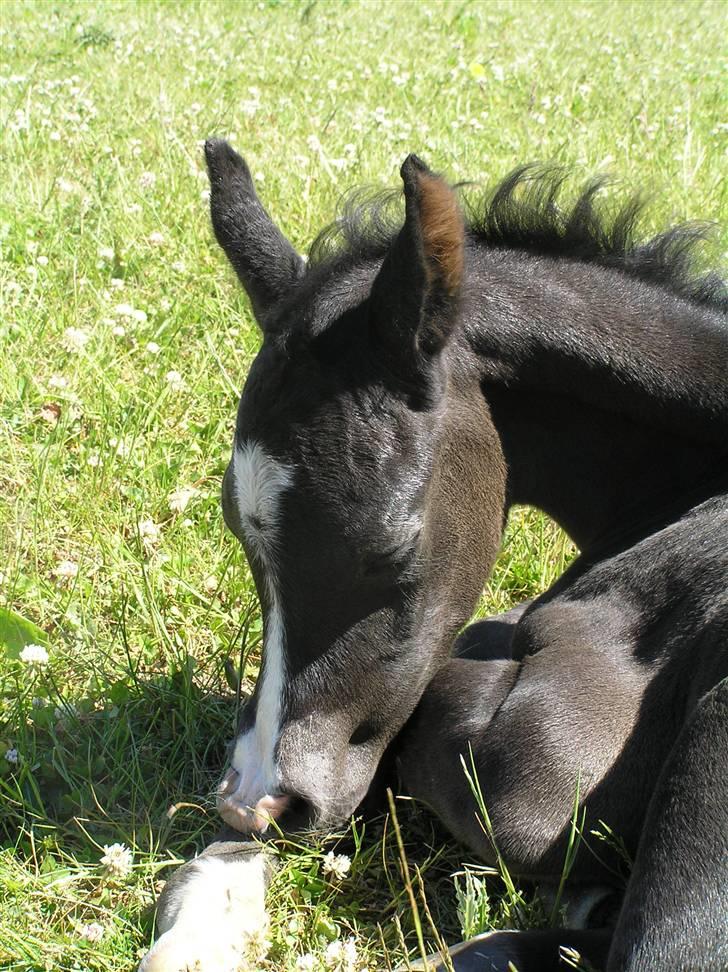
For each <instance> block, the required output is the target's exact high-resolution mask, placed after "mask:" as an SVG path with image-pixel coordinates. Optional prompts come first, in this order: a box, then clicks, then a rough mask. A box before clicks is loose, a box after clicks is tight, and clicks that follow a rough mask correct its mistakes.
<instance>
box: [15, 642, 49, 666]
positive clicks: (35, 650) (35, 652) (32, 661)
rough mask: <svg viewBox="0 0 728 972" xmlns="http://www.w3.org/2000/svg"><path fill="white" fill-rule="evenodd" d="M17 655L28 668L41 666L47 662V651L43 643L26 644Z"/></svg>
mask: <svg viewBox="0 0 728 972" xmlns="http://www.w3.org/2000/svg"><path fill="white" fill-rule="evenodd" d="M19 657H20V660H21V662H25V664H26V665H28V666H29V667H30V668H43V666H44V665H47V664H48V652H47V651H46V649H45V648H44V647H43V645H26V646H25V648H23V650H22V651H21V652H20V656H19Z"/></svg>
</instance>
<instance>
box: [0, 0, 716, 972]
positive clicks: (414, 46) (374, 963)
mask: <svg viewBox="0 0 728 972" xmlns="http://www.w3.org/2000/svg"><path fill="white" fill-rule="evenodd" d="M727 28H728V18H726V8H725V7H722V6H721V5H720V4H718V3H701V2H697V0H696V2H692V3H690V4H679V3H660V4H657V3H654V4H651V3H650V4H648V3H643V4H637V3H611V4H607V3H581V2H580V3H538V4H534V3H526V2H524V3H516V2H500V0H494V2H491V3H476V2H456V3H435V2H417V3H405V2H398V3H380V2H371V3H370V2H362V3H353V2H352V3H346V2H323V0H319V2H316V0H311V2H288V3H284V2H273V0H269V2H265V3H253V2H246V3H239V4H236V3H232V2H227V3H213V2H205V3H199V2H189V3H182V2H178V3H160V2H147V3H96V4H93V5H91V4H86V3H80V2H77V3H74V2H68V3H56V4H52V3H40V2H36V3H27V4H17V3H7V4H6V5H4V7H3V15H2V20H1V21H0V40H1V41H2V65H1V66H0V97H1V104H0V117H1V118H2V122H3V128H4V135H3V142H2V148H3V180H2V189H1V192H2V214H1V216H0V227H1V237H2V263H1V264H0V277H1V279H2V285H3V313H2V320H1V321H0V344H1V346H2V349H3V350H2V354H1V355H0V439H1V440H2V447H1V449H0V538H1V543H0V551H1V557H2V559H1V562H0V611H2V612H3V613H0V641H4V642H5V644H4V645H2V644H0V840H1V841H2V849H0V888H2V891H0V966H2V968H7V969H12V970H42V969H53V970H59V972H61V970H72V969H79V970H108V972H122V970H131V969H133V968H134V965H135V962H136V961H137V959H138V956H139V954H140V952H141V951H143V950H144V948H145V947H146V946H147V944H148V942H149V941H150V937H151V935H152V930H153V924H152V911H151V908H150V905H151V902H152V901H153V898H154V895H155V888H156V887H157V886H158V882H160V881H162V880H164V877H165V874H166V873H168V868H169V867H170V866H171V865H173V863H174V862H175V861H177V860H179V859H180V858H183V857H188V856H189V855H191V854H192V853H193V852H194V851H195V850H196V849H199V848H200V847H201V846H202V844H203V843H204V841H205V839H206V838H207V837H208V836H209V835H211V834H212V833H213V832H214V830H215V827H216V820H215V812H214V809H213V805H212V800H211V797H210V794H211V791H212V788H213V787H214V784H215V782H216V781H217V779H218V777H219V774H220V771H221V769H222V766H223V763H224V759H225V744H226V741H227V740H229V738H230V736H231V734H232V732H233V728H234V724H235V710H236V705H235V693H234V691H233V690H232V689H231V687H230V686H231V685H235V673H236V672H237V671H242V672H243V678H244V682H245V683H246V684H249V683H250V682H251V681H252V680H253V679H254V677H255V673H256V669H257V662H258V657H259V642H260V628H261V624H260V615H259V609H258V605H257V601H256V598H255V592H254V589H253V586H252V583H251V578H250V574H249V572H248V569H247V566H246V564H245V560H244V558H243V556H242V554H241V551H240V550H239V549H238V546H237V544H236V543H235V541H234V540H233V539H232V538H231V537H230V536H229V535H228V534H227V533H226V532H225V530H224V527H223V522H222V517H221V513H220V506H219V500H218V494H219V488H220V477H221V474H222V471H223V469H224V466H225V463H226V460H227V456H228V450H229V446H230V442H231V434H232V429H233V422H234V417H235V408H236V401H237V397H238V394H239V390H240V387H241V384H242V382H243V379H244V376H245V373H246V370H247V368H248V366H249V364H250V361H251V359H252V357H253V356H254V354H255V352H256V348H257V346H258V343H259V335H258V333H257V331H256V328H255V326H254V323H253V320H252V317H251V314H250V309H249V306H248V304H247V301H246V299H245V298H244V296H243V295H242V294H241V292H240V291H239V289H238V287H237V285H236V282H235V281H234V279H233V276H232V273H231V272H230V270H229V269H228V267H227V265H226V263H225V261H224V258H223V256H222V254H221V253H220V251H219V250H218V248H217V246H216V245H215V243H214V241H213V238H212V233H211V230H210V226H209V220H208V215H207V211H206V205H207V183H206V178H205V173H204V167H203V160H202V154H201V144H202V140H203V139H204V138H206V137H207V136H210V135H218V136H225V137H228V138H229V139H230V140H231V141H232V143H233V144H234V145H235V146H236V147H237V148H238V149H239V150H240V151H242V152H243V153H244V154H245V155H246V157H247V158H248V160H249V162H250V164H251V169H252V171H253V174H254V177H255V179H256V182H257V184H258V187H259V190H260V193H261V195H262V196H263V197H264V199H265V201H266V203H267V205H268V206H269V208H270V210H271V211H272V213H273V214H274V215H275V217H276V218H277V219H278V220H279V221H280V223H281V225H282V226H283V228H284V229H285V231H286V232H287V234H288V235H289V236H290V238H291V239H292V241H293V242H294V244H295V245H296V246H298V247H299V248H301V249H302V250H303V249H305V248H306V247H307V246H308V244H309V243H310V241H311V239H312V238H313V236H314V235H315V234H316V232H317V231H318V230H319V229H320V228H321V226H322V225H323V224H324V223H326V222H328V221H329V220H330V218H331V217H332V215H333V212H334V208H335V204H336V201H337V199H338V198H339V197H340V196H341V194H342V193H343V192H344V191H345V190H346V189H347V188H349V187H352V186H355V185H360V184H376V185H379V186H382V185H396V184H397V175H396V173H397V169H398V167H399V165H400V164H401V162H402V160H403V159H404V157H405V156H406V155H407V154H408V153H409V152H411V151H415V152H417V153H418V154H419V155H421V156H422V157H423V158H424V159H425V160H426V161H427V162H428V164H430V166H431V167H433V168H435V169H438V170H441V171H443V172H445V173H446V174H447V175H448V176H449V177H450V178H452V179H453V180H465V179H467V180H473V181H476V182H484V183H487V182H488V181H489V180H492V179H494V178H498V177H499V176H501V175H503V174H505V172H507V171H508V170H509V169H510V168H512V167H513V166H514V165H515V164H517V163H521V162H524V161H529V160H533V159H542V160H555V161H558V162H561V163H564V164H566V165H568V166H570V167H572V168H573V177H572V178H570V180H569V183H568V184H569V186H573V187H576V186H577V185H578V182H579V180H581V179H583V178H585V177H586V176H588V175H589V174H593V173H594V172H598V171H603V170H609V171H610V172H612V173H613V174H614V175H615V176H617V177H618V178H619V179H620V180H621V183H622V185H623V186H626V187H629V188H636V187H641V188H643V189H645V190H647V191H648V192H649V193H650V194H651V195H652V196H653V200H654V204H653V206H652V208H651V210H650V216H649V217H648V219H647V222H646V223H645V232H646V233H648V232H650V231H652V230H656V229H659V228H664V227H665V226H666V225H668V224H669V223H671V222H675V221H681V220H684V219H692V218H708V219H717V218H720V217H721V216H724V215H725V196H721V192H723V193H725V180H724V175H725V156H726V135H727V134H728V126H727V125H726V123H725V117H724V116H721V110H722V111H724V109H725V101H724V100H723V94H724V91H723V89H722V87H721V85H722V84H724V81H725V74H724V73H723V68H724V65H723V64H722V63H721V62H722V57H721V54H722V48H721V41H720V37H721V36H723V37H724V36H726V29H727ZM723 53H724V52H723ZM471 191H472V190H471ZM618 191H621V190H618V189H615V190H613V192H614V193H617V192H618ZM722 248H723V251H725V248H726V241H725V239H723V241H722ZM720 253H721V241H720V239H718V242H717V244H714V245H713V249H712V250H710V248H709V249H708V250H707V251H706V258H708V259H711V260H712V261H713V262H715V261H716V260H718V259H719V258H720ZM572 555H573V550H572V548H571V547H570V545H569V544H568V541H566V539H565V538H564V537H563V536H562V535H561V534H560V533H559V532H558V530H557V529H556V528H555V527H554V526H553V525H552V524H551V523H550V522H548V521H547V520H546V519H545V518H543V517H542V516H540V515H538V514H535V513H533V512H530V511H523V510H518V511H516V512H515V513H514V514H513V516H512V518H511V522H510V525H509V530H508V534H507V539H506V544H505V548H504V551H503V554H502V556H501V559H500V561H499V563H498V566H497V569H496V572H495V575H494V577H493V579H492V580H491V582H490V583H489V585H488V586H487V588H486V589H485V591H484V594H483V598H482V603H481V606H480V613H490V612H494V611H500V610H502V609H504V608H507V607H510V606H511V605H512V604H514V603H516V602H518V601H519V600H521V599H523V598H524V597H527V596H531V595H533V594H535V593H537V592H539V591H540V590H542V589H543V588H544V587H545V586H547V585H548V584H549V583H550V582H551V580H552V579H553V578H554V577H555V576H556V575H558V573H559V572H560V571H561V570H562V569H563V566H564V564H565V563H566V562H567V561H568V559H569V557H571V556H572ZM8 611H12V612H13V614H12V615H11V614H8V613H7V612H8ZM24 622H27V623H24ZM28 643H32V644H37V645H40V646H41V649H44V650H40V651H39V650H37V649H35V650H30V651H28V649H27V645H28ZM24 646H25V652H24V654H22V656H21V652H22V650H23V648H24ZM46 653H47V661H46V659H45V655H46ZM23 659H25V660H23ZM398 816H399V818H400V822H401V824H402V828H401V829H402V835H403V839H404V845H405V846H404V850H405V853H406V856H407V858H408V860H409V868H410V873H411V875H412V880H413V882H414V888H413V890H414V896H415V900H416V901H417V902H418V905H419V914H420V921H421V924H422V934H423V938H424V940H425V943H432V942H433V941H434V939H435V931H434V928H437V929H439V931H440V932H441V934H442V935H443V936H444V938H445V939H447V940H448V941H454V940H456V939H457V938H458V937H459V936H460V935H461V933H464V934H473V933H474V932H476V931H479V930H481V929H483V928H488V927H493V926H500V925H509V924H510V925H514V924H515V925H518V924H519V923H532V922H537V921H543V920H546V919H547V918H548V917H549V916H548V915H544V914H543V913H542V911H540V910H539V907H538V905H537V904H534V903H533V902H532V900H531V899H530V897H529V896H528V894H526V895H524V897H521V896H520V894H519V892H518V890H517V889H516V888H514V887H513V886H511V885H510V884H509V881H508V878H507V876H505V880H503V877H493V878H489V879H488V882H487V883H485V882H484V880H483V876H482V874H479V873H478V872H477V871H475V870H473V869H472V868H466V869H465V871H464V872H463V873H461V875H460V876H459V877H455V878H453V877H452V875H453V872H455V871H456V870H458V869H459V868H460V864H461V862H464V863H468V859H467V857H466V856H464V855H463V854H462V852H461V851H459V850H458V848H456V847H454V846H453V845H452V844H450V843H447V842H446V841H445V840H444V837H443V835H442V834H441V833H439V832H438V831H437V829H436V827H435V825H434V824H433V822H432V821H431V820H430V819H429V818H428V816H427V815H426V813H425V812H424V811H423V810H422V809H419V808H412V807H409V806H407V805H406V804H404V803H402V804H400V805H399V806H398ZM342 837H343V839H342V842H341V843H340V844H339V845H337V844H336V840H335V839H333V838H332V839H331V840H322V841H321V842H320V843H319V844H315V845H314V844H307V845H305V846H304V845H301V846H299V847H291V846H289V847H287V848H284V849H283V850H282V858H283V862H284V866H283V868H282V870H281V872H280V874H279V877H278V878H277V880H276V883H275V885H274V887H273V890H272V893H271V912H272V926H271V933H270V942H269V943H265V944H264V945H262V946H261V955H263V953H266V950H267V957H265V958H261V959H260V961H259V963H258V967H259V968H269V969H274V970H283V969H294V968H296V963H297V962H298V963H299V967H312V968H320V967H323V966H324V964H325V963H326V962H327V961H328V963H329V967H333V965H334V958H333V957H332V956H331V953H332V948H331V946H330V945H329V943H330V942H331V941H333V940H339V941H341V942H345V941H347V940H348V939H349V938H350V937H353V939H354V943H353V944H354V946H355V947H356V950H357V955H358V958H357V960H356V962H358V963H359V964H360V965H364V964H366V963H368V964H369V966H370V967H371V968H375V967H379V966H380V965H382V964H383V963H384V958H383V956H384V954H385V953H386V954H387V955H388V956H389V961H390V962H391V963H392V964H395V963H396V961H398V960H400V959H401V958H402V957H403V955H404V954H405V951H406V949H409V950H410V953H411V954H414V953H415V952H416V951H417V950H418V946H417V924H418V919H417V916H416V915H414V914H413V909H412V907H411V905H410V903H409V898H408V895H407V891H406V885H405V881H404V880H403V876H402V870H401V867H400V854H399V851H398V848H397V842H396V840H395V827H394V825H393V821H392V819H391V818H390V819H389V820H388V821H385V820H383V821H381V822H380V823H378V824H375V825H373V826H370V827H369V828H368V832H367V833H366V834H365V835H364V837H363V840H362V833H361V828H360V827H358V826H355V827H354V829H353V830H349V831H348V832H347V833H344V834H343V835H342ZM114 844H120V845H122V844H123V845H124V848H128V849H129V851H128V852H127V851H126V850H125V849H124V848H116V850H115V851H111V852H108V851H106V852H105V848H108V847H110V846H111V845H114ZM332 849H334V850H335V853H336V854H341V853H346V854H347V856H349V857H351V858H352V859H353V863H352V865H351V869H350V870H349V871H348V873H339V876H338V877H337V876H336V873H335V872H336V871H337V869H338V870H339V872H343V871H345V870H346V868H345V863H344V864H343V865H342V864H341V862H339V865H338V866H335V867H334V871H333V872H332V871H331V870H330V869H329V870H328V871H327V870H326V869H325V854H326V853H327V852H329V851H330V850H332ZM102 857H104V858H105V861H106V863H105V864H104V863H103V862H102ZM329 860H330V859H329ZM469 863H471V864H472V863H473V862H472V861H471V862H469ZM417 866H419V867H420V868H421V870H422V881H423V883H424V889H425V891H426V894H427V901H428V902H429V907H430V909H431V920H430V918H429V917H428V915H427V913H426V909H425V908H424V905H423V903H422V899H421V897H420V888H419V884H418V878H417V874H416V870H415V868H416V867H417ZM456 889H457V894H456ZM327 945H328V946H329V957H328V959H327V958H326V954H327V953H326V949H327ZM309 954H310V955H313V956H314V958H311V959H306V960H305V961H307V962H309V966H305V962H303V961H302V960H301V957H302V956H304V955H309ZM344 964H345V963H344ZM355 964H356V963H354V962H353V961H352V967H354V965H355ZM340 967H342V968H343V967H344V965H343V964H341V963H340Z"/></svg>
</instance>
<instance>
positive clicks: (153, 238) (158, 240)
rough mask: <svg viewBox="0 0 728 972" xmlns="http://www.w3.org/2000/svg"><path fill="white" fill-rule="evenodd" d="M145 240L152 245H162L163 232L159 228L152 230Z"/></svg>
mask: <svg viewBox="0 0 728 972" xmlns="http://www.w3.org/2000/svg"><path fill="white" fill-rule="evenodd" d="M147 242H148V243H151V244H152V246H164V242H165V240H164V233H160V232H159V230H154V232H153V233H150V234H149V236H148V237H147Z"/></svg>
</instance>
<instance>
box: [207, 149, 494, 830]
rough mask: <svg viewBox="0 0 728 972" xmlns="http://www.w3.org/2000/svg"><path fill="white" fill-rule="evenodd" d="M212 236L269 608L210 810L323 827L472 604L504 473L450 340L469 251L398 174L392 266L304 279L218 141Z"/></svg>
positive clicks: (235, 475) (232, 478)
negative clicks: (230, 292) (222, 264)
mask: <svg viewBox="0 0 728 972" xmlns="http://www.w3.org/2000/svg"><path fill="white" fill-rule="evenodd" d="M206 154H207V163H208V168H209V173H210V180H211V186H212V195H211V208H212V221H213V226H214V229H215V233H216V235H217V239H218V241H219V242H220V244H221V246H222V247H223V249H224V250H225V253H226V254H227V256H228V258H229V259H230V262H231V263H232V265H233V267H234V268H235V270H236V272H237V274H238V276H239V277H240V280H241V281H242V283H243V286H244V287H245V289H246V291H247V293H248V295H249V297H250V300H251V302H252V305H253V310H254V312H255V316H256V318H257V320H258V323H259V325H260V327H261V330H262V332H263V344H262V348H261V350H260V353H259V354H258V356H257V358H256V359H255V361H254V363H253V366H252V368H251V370H250V374H249V376H248V380H247V383H246V385H245V389H244V391H243V395H242V398H241V400H240V406H239V410H238V418H237V427H236V432H235V441H234V445H233V455H232V459H231V462H230V465H229V466H228V469H227V472H226V474H225V479H224V483H223V510H224V514H225V519H226V522H227V524H228V526H229V527H230V529H231V530H232V531H233V533H234V534H235V535H236V536H237V537H238V538H239V540H240V541H241V542H242V544H243V546H244V547H245V551H246V553H247V556H248V559H249V562H250V565H251V569H252V571H253V575H254V578H255V582H256V586H257V589H258V594H259V596H260V600H261V603H262V607H263V615H264V646H263V663H262V670H261V675H260V677H259V679H258V683H257V686H256V689H255V692H254V694H253V697H252V699H251V700H250V702H249V704H248V705H247V707H246V709H245V711H244V714H243V717H242V720H241V724H240V728H239V734H238V737H237V740H236V744H235V749H234V753H233V758H232V768H231V770H230V771H229V772H228V774H227V777H226V779H225V781H224V783H223V787H222V790H221V795H220V801H219V803H220V809H221V812H222V815H223V817H224V818H225V820H226V821H227V822H228V823H230V824H231V825H232V826H234V827H237V828H238V829H241V830H264V829H265V827H266V826H267V823H268V822H269V819H270V817H274V818H280V824H281V826H283V827H287V826H299V825H301V824H304V823H305V824H314V825H331V824H335V823H338V822H340V821H342V820H343V819H345V818H346V817H347V816H348V815H349V814H350V813H351V812H352V811H354V810H355V809H356V807H357V805H358V804H359V802H360V801H361V799H362V798H363V797H364V795H365V793H366V791H367V789H368V787H369V784H370V782H371V780H372V778H373V775H374V772H375V770H376V768H377V765H378V763H379V760H380V758H381V756H382V754H383V752H384V750H385V748H386V746H387V745H388V743H389V742H390V741H391V739H392V738H393V736H394V735H395V734H396V733H397V732H398V731H399V729H400V728H401V727H402V725H403V724H404V722H405V721H406V720H407V718H408V716H409V715H410V713H411V712H412V710H413V709H414V707H415V705H416V704H417V702H418V700H419V698H420V696H421V694H422V692H423V689H424V688H425V686H426V684H427V682H428V681H429V679H430V678H431V676H432V675H433V673H434V672H435V670H436V669H437V667H438V666H439V665H440V664H441V663H442V661H443V660H444V658H445V657H446V656H447V655H448V653H449V648H450V645H451V643H452V640H453V638H454V636H455V634H456V632H457V630H458V628H459V627H460V626H461V625H462V624H463V623H464V622H465V621H466V620H467V618H468V617H469V615H470V613H471V612H472V610H473V606H474V604H475V601H476V598H477V596H478V593H479V590H480V588H481V586H482V582H483V578H484V577H485V575H486V573H487V571H488V570H489V568H490V566H491V564H492V560H493V557H494V555H495V552H496V549H497V546H498V543H499V540H500V533H501V527H502V517H503V507H504V479H505V476H504V468H503V461H502V455H501V453H500V448H499V444H498V441H497V437H496V436H495V433H494V430H493V427H492V424H491V422H490V418H489V415H488V411H487V407H486V405H485V403H484V401H483V398H482V396H481V395H480V393H479V390H478V383H477V376H475V375H474V374H470V373H469V366H468V361H467V355H464V354H463V355H460V356H458V355H456V354H454V353H452V352H453V349H454V348H455V346H456V344H457V343H458V341H459V336H458V335H459V329H458V313H459V307H460V298H461V291H462V281H463V267H464V261H465V258H466V246H465V229H464V224H463V218H462V215H461V212H460V209H459V206H458V203H457V200H456V197H455V195H454V193H453V192H452V190H451V189H450V187H449V186H448V185H447V184H446V183H445V182H444V181H442V180H441V179H440V178H439V177H437V176H435V175H434V174H433V173H431V172H430V171H429V170H428V169H427V168H426V167H425V166H424V165H423V164H422V162H420V161H419V160H418V159H417V158H416V157H414V156H410V157H409V158H408V159H407V160H406V161H405V162H404V165H403V166H402V172H401V174H402V179H403V182H404V194H405V207H406V214H405V221H404V225H403V226H402V228H401V230H400V231H399V233H398V234H396V235H395V236H394V238H393V239H392V241H391V244H390V245H389V247H388V249H387V251H386V253H385V254H384V255H382V254H380V255H379V256H378V257H376V258H372V257H371V255H370V256H368V257H367V256H366V255H364V254H361V253H360V254H359V255H357V254H354V253H349V254H348V255H344V256H343V257H340V258H338V259H333V260H330V261H328V262H324V263H321V264H318V265H316V266H314V267H310V268H309V267H307V266H306V264H305V262H304V261H303V260H302V259H301V257H300V256H298V254H297V253H296V252H295V251H294V249H293V248H292V247H291V245H290V244H289V243H288V241H287V240H286V239H285V238H284V237H283V235H282V234H281V233H280V231H279V230H278V229H277V228H276V226H275V225H274V224H273V222H272V221H271V219H270V217H269V216H268V214H267V213H266V211H265V210H264V209H263V207H262V206H261V203H260V202H259V200H258V198H257V196H256V194H255V190H254V188H253V184H252V181H251V178H250V173H249V171H248V168H247V166H246V164H245V162H244V161H243V159H241V158H240V156H238V155H237V154H236V153H235V152H234V151H233V150H232V149H231V148H230V147H229V146H228V145H227V144H226V143H225V142H218V141H212V142H208V144H207V146H206Z"/></svg>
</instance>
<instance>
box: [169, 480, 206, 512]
mask: <svg viewBox="0 0 728 972" xmlns="http://www.w3.org/2000/svg"><path fill="white" fill-rule="evenodd" d="M198 492H199V490H197V489H195V487H194V486H182V487H180V489H175V490H174V492H172V493H170V494H169V496H168V497H167V501H168V502H169V508H170V510H171V511H172V512H173V513H184V511H185V510H186V509H187V504H188V503H189V501H190V500H191V499H192V497H193V496H197V493H198Z"/></svg>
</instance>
